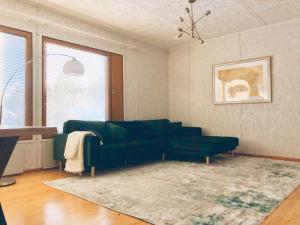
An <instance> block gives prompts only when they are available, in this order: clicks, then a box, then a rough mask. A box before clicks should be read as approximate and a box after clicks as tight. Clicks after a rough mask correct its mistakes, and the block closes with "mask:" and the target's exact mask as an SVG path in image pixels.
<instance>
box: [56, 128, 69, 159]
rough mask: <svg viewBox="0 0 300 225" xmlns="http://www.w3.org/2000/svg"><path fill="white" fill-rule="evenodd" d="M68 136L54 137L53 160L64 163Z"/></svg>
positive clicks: (58, 135) (57, 135)
mask: <svg viewBox="0 0 300 225" xmlns="http://www.w3.org/2000/svg"><path fill="white" fill-rule="evenodd" d="M67 138H68V135H67V134H56V135H54V144H53V158H54V160H58V161H64V160H65V157H64V153H65V146H66V143H67Z"/></svg>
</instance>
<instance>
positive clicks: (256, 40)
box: [169, 20, 300, 158]
mask: <svg viewBox="0 0 300 225" xmlns="http://www.w3.org/2000/svg"><path fill="white" fill-rule="evenodd" d="M299 37H300V20H294V21H290V22H285V23H281V24H276V25H272V26H268V27H263V28H259V29H254V30H249V31H245V32H242V33H239V34H232V35H226V36H223V37H219V38H215V39H211V40H208V41H207V46H205V47H200V46H199V44H198V43H192V44H190V45H184V46H181V47H178V48H174V49H172V50H171V51H170V55H169V71H170V74H169V106H170V107H169V116H170V119H172V120H182V121H184V122H185V124H187V125H195V126H201V127H203V128H204V131H205V133H206V134H208V135H232V136H237V137H240V140H241V146H240V151H241V152H243V153H250V154H260V155H270V156H282V157H292V158H300V136H299V134H300V104H299V96H300V86H299V84H300V63H299V62H300V41H299ZM262 56H272V59H273V60H272V102H271V103H257V104H234V105H233V104H231V105H214V104H213V95H212V93H213V90H212V66H213V64H218V63H226V62H231V61H237V60H243V59H249V58H257V57H262Z"/></svg>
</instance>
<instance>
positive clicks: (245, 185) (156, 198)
mask: <svg viewBox="0 0 300 225" xmlns="http://www.w3.org/2000/svg"><path fill="white" fill-rule="evenodd" d="M46 184H47V185H50V186H52V187H54V188H57V189H59V190H62V191H64V192H67V193H70V194H73V195H75V196H78V197H81V198H83V199H86V200H89V201H91V202H95V203H97V204H99V205H102V206H104V207H107V208H111V209H113V210H116V211H119V212H122V213H125V214H128V215H132V216H134V217H137V218H141V219H143V220H146V221H149V222H151V223H153V224H156V225H257V224H259V223H260V221H261V220H262V219H263V218H264V217H265V216H266V215H268V214H269V213H270V212H271V211H272V210H273V209H274V208H275V207H276V206H277V205H278V204H279V203H280V202H281V201H282V200H283V199H284V198H286V197H287V196H288V195H289V194H290V193H291V192H292V191H293V190H294V189H295V188H296V187H298V186H299V185H300V164H299V163H290V162H283V161H273V160H268V159H258V158H250V157H242V156H236V157H233V158H231V157H229V156H222V157H219V158H218V159H215V160H214V161H213V162H212V165H211V166H205V165H204V164H200V163H193V162H177V161H165V162H156V163H151V164H145V165H141V166H137V167H132V168H123V169H119V170H111V171H106V172H99V173H97V177H95V178H90V177H87V176H86V177H76V176H74V177H69V178H64V179H60V180H55V181H51V182H46Z"/></svg>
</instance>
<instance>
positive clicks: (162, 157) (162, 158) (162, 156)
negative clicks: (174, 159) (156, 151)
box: [161, 152, 166, 161]
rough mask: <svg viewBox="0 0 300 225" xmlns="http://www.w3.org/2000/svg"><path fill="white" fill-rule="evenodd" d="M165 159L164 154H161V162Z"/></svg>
mask: <svg viewBox="0 0 300 225" xmlns="http://www.w3.org/2000/svg"><path fill="white" fill-rule="evenodd" d="M165 159H166V153H164V152H163V153H162V155H161V160H162V161H165Z"/></svg>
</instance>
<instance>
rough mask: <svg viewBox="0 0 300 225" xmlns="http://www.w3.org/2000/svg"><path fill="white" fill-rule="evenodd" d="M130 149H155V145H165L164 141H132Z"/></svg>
mask: <svg viewBox="0 0 300 225" xmlns="http://www.w3.org/2000/svg"><path fill="white" fill-rule="evenodd" d="M131 143H132V147H144V146H145V147H151V146H152V147H155V146H157V145H161V144H165V143H166V140H165V139H150V140H146V139H145V140H138V141H132V142H131Z"/></svg>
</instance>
